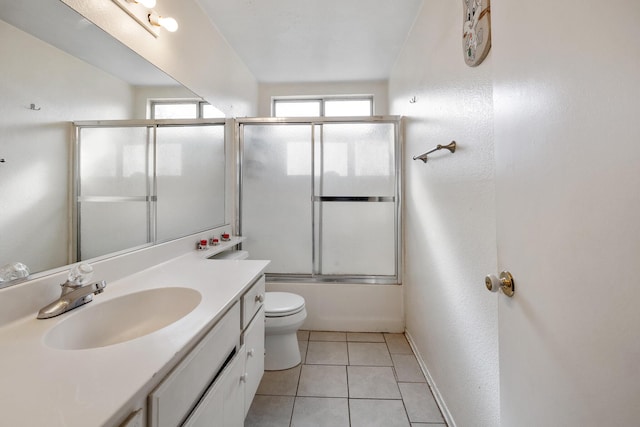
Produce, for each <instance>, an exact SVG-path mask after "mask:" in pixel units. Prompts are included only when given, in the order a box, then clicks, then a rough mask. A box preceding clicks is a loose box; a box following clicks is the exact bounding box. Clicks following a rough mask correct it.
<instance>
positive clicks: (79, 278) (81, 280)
mask: <svg viewBox="0 0 640 427" xmlns="http://www.w3.org/2000/svg"><path fill="white" fill-rule="evenodd" d="M91 276H93V267H91V266H90V265H89V264H87V263H86V262H81V263H80V264H77V265H75V266H74V267H73V268H72V269H71V270H69V276H67V282H68V283H70V284H73V285H75V286H81V285H85V284H87V283H88V282H89V281H90V280H91Z"/></svg>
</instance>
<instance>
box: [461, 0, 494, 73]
mask: <svg viewBox="0 0 640 427" xmlns="http://www.w3.org/2000/svg"><path fill="white" fill-rule="evenodd" d="M462 9H463V11H462V12H463V18H462V19H463V24H462V50H463V53H464V62H466V64H467V65H468V66H470V67H475V66H476V65H480V63H481V62H482V61H483V60H484V58H486V57H487V54H488V53H489V49H491V18H490V14H491V13H490V11H491V7H490V5H489V0H462Z"/></svg>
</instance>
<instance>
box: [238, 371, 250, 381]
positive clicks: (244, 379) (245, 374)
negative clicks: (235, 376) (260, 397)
mask: <svg viewBox="0 0 640 427" xmlns="http://www.w3.org/2000/svg"><path fill="white" fill-rule="evenodd" d="M247 378H249V374H247V373H246V372H245V373H244V375H241V376H240V381H241V382H243V383H246V382H247Z"/></svg>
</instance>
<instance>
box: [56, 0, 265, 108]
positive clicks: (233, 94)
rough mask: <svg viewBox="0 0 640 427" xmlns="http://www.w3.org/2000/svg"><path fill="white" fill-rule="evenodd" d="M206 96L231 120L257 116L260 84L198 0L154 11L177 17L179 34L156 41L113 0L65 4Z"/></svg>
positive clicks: (170, 2)
mask: <svg viewBox="0 0 640 427" xmlns="http://www.w3.org/2000/svg"><path fill="white" fill-rule="evenodd" d="M62 1H63V2H64V3H66V4H67V5H69V6H71V7H72V8H73V9H75V10H76V11H78V12H79V13H81V14H82V15H83V16H85V17H86V18H87V19H89V20H90V21H92V22H93V23H95V24H96V25H98V26H99V27H100V28H102V29H103V30H105V31H106V32H107V33H109V34H110V35H112V36H113V37H115V38H116V39H117V40H120V41H121V42H122V43H124V44H125V45H126V46H128V47H130V48H131V49H133V50H134V51H135V52H137V53H138V54H139V55H141V56H142V57H144V58H145V59H147V60H148V61H149V62H151V63H152V64H154V65H156V66H157V67H158V68H160V69H161V70H162V71H164V72H165V73H167V74H168V75H170V76H171V77H173V78H174V79H175V80H177V81H178V82H180V83H181V84H183V85H184V86H186V87H188V88H189V89H190V90H192V91H193V92H195V93H197V94H198V95H200V96H202V97H203V98H204V99H206V100H207V101H208V102H209V103H211V104H212V105H214V106H215V107H217V108H218V109H220V110H221V111H223V112H224V113H225V114H227V117H243V116H255V115H256V112H257V108H256V105H257V97H258V83H257V81H256V79H255V77H254V76H253V75H252V74H251V72H250V71H249V69H248V68H247V67H246V66H245V64H244V63H243V62H242V61H241V60H240V58H239V57H238V55H237V54H236V53H235V52H234V51H233V49H231V47H229V45H228V44H227V42H226V40H225V39H224V38H223V37H222V35H221V34H220V33H219V32H218V30H217V29H216V28H215V27H214V25H213V24H212V23H211V21H210V20H209V19H208V18H207V17H206V15H205V13H204V11H203V10H202V9H201V8H200V5H199V4H198V3H197V2H196V1H195V0H163V1H162V2H158V5H157V6H156V8H155V10H156V11H157V12H158V13H159V14H161V15H164V16H172V17H174V18H175V19H176V20H177V21H178V23H179V24H180V28H179V30H178V31H176V32H175V33H168V32H166V31H164V30H161V33H160V36H159V37H158V38H155V37H154V36H152V35H151V34H150V33H149V32H148V31H147V30H146V29H144V28H143V27H142V26H141V25H140V24H138V23H137V22H136V21H134V20H133V19H132V18H130V17H129V15H127V14H126V13H125V12H124V11H123V10H122V9H120V7H119V6H118V5H116V4H115V3H114V2H113V1H112V0H62Z"/></svg>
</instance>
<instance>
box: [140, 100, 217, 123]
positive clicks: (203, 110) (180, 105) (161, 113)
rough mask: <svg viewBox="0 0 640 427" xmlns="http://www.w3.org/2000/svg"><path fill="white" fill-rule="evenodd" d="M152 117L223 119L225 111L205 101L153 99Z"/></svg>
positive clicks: (151, 105)
mask: <svg viewBox="0 0 640 427" xmlns="http://www.w3.org/2000/svg"><path fill="white" fill-rule="evenodd" d="M150 107H151V112H150V113H151V117H150V118H151V119H222V118H224V117H225V115H224V113H223V112H222V111H220V110H219V109H217V108H216V107H214V106H213V105H211V104H209V103H208V102H205V101H197V100H180V101H151V103H150Z"/></svg>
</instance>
